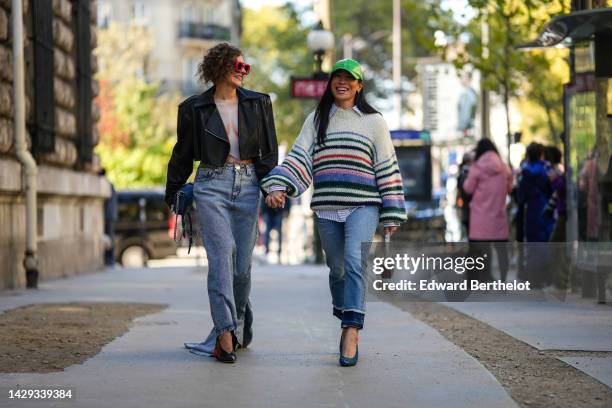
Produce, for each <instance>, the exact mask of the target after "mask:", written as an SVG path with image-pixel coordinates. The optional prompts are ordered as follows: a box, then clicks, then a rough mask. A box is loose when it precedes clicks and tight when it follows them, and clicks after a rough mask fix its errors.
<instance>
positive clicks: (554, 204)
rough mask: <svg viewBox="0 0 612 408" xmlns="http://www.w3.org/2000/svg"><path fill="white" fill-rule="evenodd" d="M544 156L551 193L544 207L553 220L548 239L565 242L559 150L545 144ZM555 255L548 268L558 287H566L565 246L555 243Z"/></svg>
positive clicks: (562, 174)
mask: <svg viewBox="0 0 612 408" xmlns="http://www.w3.org/2000/svg"><path fill="white" fill-rule="evenodd" d="M545 156H546V158H547V161H548V162H549V164H550V169H549V171H548V177H549V179H550V183H551V189H552V194H551V196H550V199H549V200H548V204H547V205H546V208H545V209H544V214H545V216H546V217H547V218H550V219H552V220H553V223H554V226H553V230H552V233H551V234H550V238H549V241H550V242H555V243H561V242H566V233H565V228H566V220H567V217H566V205H565V200H566V186H565V172H564V169H563V165H562V164H561V156H562V155H561V150H559V148H558V147H556V146H546V153H545ZM553 249H554V250H555V257H554V258H553V259H551V260H552V261H553V265H551V266H552V268H549V270H550V272H549V273H551V274H552V276H553V283H554V284H555V286H556V287H557V288H559V289H566V288H567V287H568V284H569V281H568V280H569V269H568V262H567V248H566V247H565V246H563V245H559V244H555V247H553Z"/></svg>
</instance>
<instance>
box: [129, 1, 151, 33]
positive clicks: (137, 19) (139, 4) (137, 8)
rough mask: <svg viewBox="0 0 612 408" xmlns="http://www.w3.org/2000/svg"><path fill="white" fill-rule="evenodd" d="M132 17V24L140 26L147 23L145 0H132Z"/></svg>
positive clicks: (147, 12) (147, 11) (147, 15)
mask: <svg viewBox="0 0 612 408" xmlns="http://www.w3.org/2000/svg"><path fill="white" fill-rule="evenodd" d="M132 18H133V21H134V24H136V25H138V26H142V27H147V26H148V25H149V7H148V5H147V4H146V2H145V1H134V3H133V4H132Z"/></svg>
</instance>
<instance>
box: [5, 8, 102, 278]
mask: <svg viewBox="0 0 612 408" xmlns="http://www.w3.org/2000/svg"><path fill="white" fill-rule="evenodd" d="M23 12H24V13H23V24H24V56H25V91H26V101H25V103H26V128H27V141H28V147H29V148H30V150H31V151H32V153H33V155H34V157H35V159H36V162H37V164H38V225H37V233H38V269H39V273H40V279H41V280H46V279H51V278H57V277H63V276H70V275H74V274H77V273H82V272H86V271H92V270H96V269H99V268H101V267H102V265H103V237H104V235H103V216H104V213H103V208H104V207H103V206H104V199H105V198H106V197H108V196H109V195H110V185H109V184H108V182H107V181H106V179H105V178H102V177H99V176H98V175H97V174H98V171H99V168H100V164H99V162H100V161H99V158H98V157H96V155H95V154H94V152H93V148H94V146H95V145H96V144H97V142H98V140H99V135H98V132H97V129H96V123H97V121H98V119H99V115H100V113H99V109H98V108H97V107H96V105H95V104H94V98H95V96H96V95H97V93H98V84H97V82H96V81H95V80H94V79H93V78H94V73H95V72H96V59H95V56H94V55H93V53H92V50H93V49H94V48H95V47H96V26H97V24H96V17H97V13H96V2H95V1H90V0H23ZM11 26H12V25H11V0H0V289H3V288H9V289H11V288H21V287H24V286H25V271H24V267H23V259H24V250H25V225H26V219H25V218H26V217H25V195H24V186H23V181H22V180H23V179H22V169H21V165H20V163H19V162H18V161H17V159H16V156H15V150H14V135H13V116H14V106H13V71H12V69H13V67H12V54H13V53H12V42H11Z"/></svg>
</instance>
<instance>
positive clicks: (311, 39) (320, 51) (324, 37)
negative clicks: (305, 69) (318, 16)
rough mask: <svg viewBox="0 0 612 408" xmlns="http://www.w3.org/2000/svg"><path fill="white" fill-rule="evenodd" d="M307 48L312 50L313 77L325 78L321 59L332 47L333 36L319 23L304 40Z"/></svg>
mask: <svg viewBox="0 0 612 408" xmlns="http://www.w3.org/2000/svg"><path fill="white" fill-rule="evenodd" d="M306 41H307V43H308V48H310V49H311V50H312V53H313V55H314V59H315V75H314V76H315V77H321V76H325V75H326V74H325V73H324V72H323V57H324V56H325V53H326V52H327V51H329V50H331V49H332V48H333V47H334V35H333V34H332V33H331V32H330V31H327V30H326V29H325V28H323V23H322V22H321V21H319V23H318V24H317V26H316V28H315V29H314V30H312V31H311V32H310V33H308V37H307V38H306Z"/></svg>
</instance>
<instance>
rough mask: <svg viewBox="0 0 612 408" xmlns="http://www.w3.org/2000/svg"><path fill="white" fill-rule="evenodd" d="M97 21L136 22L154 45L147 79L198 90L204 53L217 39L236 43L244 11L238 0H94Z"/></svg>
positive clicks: (168, 87)
mask: <svg viewBox="0 0 612 408" xmlns="http://www.w3.org/2000/svg"><path fill="white" fill-rule="evenodd" d="M97 4H98V25H99V27H100V28H105V27H108V26H109V25H111V24H135V25H137V26H141V27H143V28H145V30H146V31H147V32H149V33H150V34H151V36H152V38H153V41H154V43H155V44H156V46H155V47H154V48H153V50H152V51H151V59H150V62H149V65H150V71H149V72H144V73H143V74H144V76H145V77H146V78H148V79H154V80H157V81H159V82H160V86H161V89H162V90H163V91H177V90H178V91H181V92H182V93H183V94H184V95H193V94H194V93H199V92H201V91H202V90H203V89H202V86H201V85H200V84H198V82H197V79H196V77H195V73H196V71H197V67H198V64H199V63H200V61H201V60H202V57H203V56H204V53H205V52H206V51H207V50H208V49H210V48H211V47H213V46H215V45H216V44H218V43H219V42H223V41H227V42H231V43H233V44H239V42H240V34H241V30H242V29H241V24H242V11H241V7H240V2H239V1H238V0H98V1H97Z"/></svg>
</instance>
